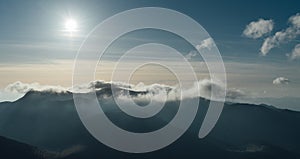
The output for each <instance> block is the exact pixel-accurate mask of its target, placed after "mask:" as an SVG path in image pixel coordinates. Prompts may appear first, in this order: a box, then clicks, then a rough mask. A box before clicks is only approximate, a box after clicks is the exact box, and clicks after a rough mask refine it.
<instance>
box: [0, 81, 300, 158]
mask: <svg viewBox="0 0 300 159" xmlns="http://www.w3.org/2000/svg"><path fill="white" fill-rule="evenodd" d="M111 87H113V86H112V85H111V84H108V83H106V84H105V83H98V85H96V87H95V88H97V89H96V94H97V98H98V101H99V103H100V104H101V107H102V109H103V110H104V112H105V114H106V115H107V116H108V117H109V119H110V120H111V121H112V122H113V123H114V124H116V125H117V126H119V127H121V128H122V129H125V130H128V131H132V132H149V131H154V130H157V129H159V128H162V127H164V126H165V125H166V124H168V123H169V121H170V120H172V118H173V117H174V115H175V114H176V112H177V109H178V106H179V103H180V101H179V100H178V99H174V100H168V101H167V102H166V104H165V107H164V108H163V109H162V110H161V111H160V112H159V113H158V114H156V115H155V116H153V117H150V118H145V119H138V118H135V117H132V116H129V115H127V114H125V113H124V112H122V111H121V110H120V109H119V108H118V106H117V105H116V103H115V101H114V100H113V98H112V92H111ZM117 88H118V91H117V92H119V93H120V94H119V95H120V96H121V95H122V94H121V92H122V91H124V90H129V91H130V95H131V97H132V98H133V99H134V100H137V99H139V98H142V100H137V102H140V104H141V105H143V104H145V103H147V102H148V96H147V94H149V92H150V94H155V91H154V92H153V89H145V90H136V89H132V88H129V87H127V88H126V87H124V86H122V87H121V86H118V87H117ZM151 90H152V92H151ZM155 90H157V89H155ZM167 90H169V92H170V90H171V89H167ZM150 97H151V96H150ZM209 102H210V100H208V99H204V98H200V102H199V109H198V112H197V116H196V118H195V120H194V122H193V124H192V125H191V127H190V128H189V129H188V131H187V132H186V133H185V134H184V135H183V136H182V137H181V138H179V139H178V140H177V141H176V142H174V143H173V144H171V145H169V146H168V147H166V148H164V149H161V150H158V151H155V152H151V153H146V154H129V153H124V152H119V151H117V150H114V149H111V148H109V147H107V146H105V145H103V144H102V143H100V142H98V141H97V140H96V139H94V138H93V137H92V136H91V135H90V134H89V132H88V131H87V130H86V128H85V127H84V125H83V124H82V123H81V121H80V119H79V116H78V114H77V112H76V109H75V106H74V102H73V94H72V93H71V92H69V91H63V92H55V91H35V90H31V91H29V92H27V93H26V95H25V96H23V97H22V98H20V99H19V100H17V101H15V102H3V103H0V136H4V137H8V138H10V139H13V140H16V141H18V142H22V143H25V144H27V145H31V146H33V147H37V148H38V149H43V150H47V151H49V152H55V153H58V152H64V153H65V154H67V155H54V156H50V157H52V158H91V157H93V158H95V157H99V158H100V157H101V158H184V157H185V158H186V157H188V158H199V157H204V158H255V159H256V158H264V159H265V158H272V159H274V158H278V159H279V158H280V159H281V158H299V157H300V153H299V152H300V142H299V141H300V137H299V134H300V125H299V123H300V113H299V112H295V111H290V110H285V109H277V108H275V107H273V106H268V105H253V104H241V103H230V102H227V103H225V106H224V110H223V112H222V114H221V117H220V119H219V121H218V122H217V124H216V126H215V128H214V129H213V130H212V132H211V133H210V134H209V135H208V136H207V137H205V138H204V139H199V138H198V132H199V129H200V126H201V123H202V121H203V118H204V116H205V114H206V111H207V108H208V105H209ZM104 129H105V128H104ZM3 147H6V144H5V143H4V142H2V141H1V142H0V149H2V148H3ZM26 151H27V150H26ZM20 153H23V152H20ZM0 155H1V154H0ZM12 158H13V157H12Z"/></svg>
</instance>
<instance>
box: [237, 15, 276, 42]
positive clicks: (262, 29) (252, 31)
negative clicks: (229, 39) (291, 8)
mask: <svg viewBox="0 0 300 159" xmlns="http://www.w3.org/2000/svg"><path fill="white" fill-rule="evenodd" d="M273 27H274V22H273V21H272V20H264V19H259V20H258V21H253V22H251V23H249V24H248V25H247V26H246V28H245V30H244V32H243V34H244V35H245V36H246V37H248V38H253V39H257V38H260V37H262V36H263V35H265V34H267V33H270V32H271V31H272V30H273Z"/></svg>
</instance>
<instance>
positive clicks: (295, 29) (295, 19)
mask: <svg viewBox="0 0 300 159" xmlns="http://www.w3.org/2000/svg"><path fill="white" fill-rule="evenodd" d="M289 23H290V26H289V27H288V28H286V29H285V30H282V31H278V32H276V33H275V35H273V36H271V37H268V38H266V39H265V40H264V43H263V44H262V46H261V48H260V51H261V53H262V55H264V56H265V55H267V54H268V53H269V52H270V50H271V49H272V48H274V47H278V46H279V45H280V44H282V43H287V42H289V41H291V40H293V39H295V38H296V37H297V36H298V35H300V14H299V13H298V14H296V15H294V16H291V17H290V18H289Z"/></svg>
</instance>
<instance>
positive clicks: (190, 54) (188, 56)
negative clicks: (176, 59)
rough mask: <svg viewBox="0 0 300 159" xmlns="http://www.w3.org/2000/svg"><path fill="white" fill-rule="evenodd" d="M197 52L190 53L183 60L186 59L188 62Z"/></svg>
mask: <svg viewBox="0 0 300 159" xmlns="http://www.w3.org/2000/svg"><path fill="white" fill-rule="evenodd" d="M197 54H198V53H197V52H196V51H190V52H189V53H188V54H187V55H185V58H186V59H188V60H191V59H192V57H195V56H197Z"/></svg>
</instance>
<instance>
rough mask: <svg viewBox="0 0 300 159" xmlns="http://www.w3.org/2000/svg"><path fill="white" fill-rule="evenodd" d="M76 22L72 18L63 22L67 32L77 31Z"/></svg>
mask: <svg viewBox="0 0 300 159" xmlns="http://www.w3.org/2000/svg"><path fill="white" fill-rule="evenodd" d="M77 28H78V26H77V22H76V21H75V20H74V19H68V20H67V21H66V22H65V29H66V31H68V32H76V31H77Z"/></svg>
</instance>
